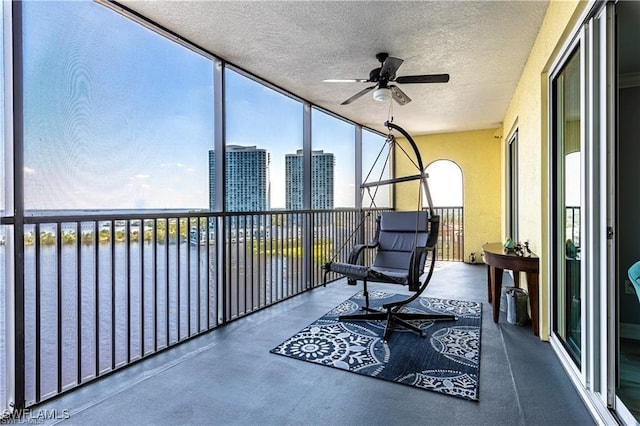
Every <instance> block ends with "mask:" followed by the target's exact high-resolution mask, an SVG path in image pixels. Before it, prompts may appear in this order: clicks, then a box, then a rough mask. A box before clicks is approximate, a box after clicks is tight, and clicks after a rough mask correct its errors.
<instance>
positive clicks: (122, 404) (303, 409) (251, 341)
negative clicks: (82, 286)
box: [35, 263, 594, 425]
mask: <svg viewBox="0 0 640 426" xmlns="http://www.w3.org/2000/svg"><path fill="white" fill-rule="evenodd" d="M511 282H512V281H510V278H508V277H507V276H505V285H509V284H510V283H511ZM486 287H487V286H486V269H485V267H484V266H482V265H468V264H463V263H443V264H440V265H439V266H438V268H437V269H436V271H435V273H434V275H433V279H432V282H431V284H430V286H429V287H428V288H427V290H426V291H425V295H426V296H433V297H441V298H452V299H461V300H473V301H479V302H482V303H483V312H482V336H481V355H480V358H481V359H480V390H479V394H480V401H479V402H473V401H466V400H462V399H458V398H454V397H451V396H446V395H441V394H438V393H433V392H428V391H424V390H420V389H415V388H412V387H409V386H405V385H400V384H396V383H391V382H387V381H384V380H380V379H375V378H371V377H365V376H361V375H358V374H353V373H349V372H345V371H341V370H338V369H334V368H329V367H324V366H320V365H317V364H312V363H307V362H302V361H298V360H294V359H290V358H286V357H283V356H279V355H274V354H271V353H269V350H270V349H272V348H273V347H275V346H276V345H278V344H279V343H281V342H282V341H284V340H285V339H286V338H288V337H290V336H291V335H293V334H294V333H296V332H297V331H299V330H300V329H301V328H303V327H304V326H306V325H308V324H309V323H311V322H312V321H314V320H315V319H317V318H319V317H320V316H322V315H323V314H324V313H325V312H327V311H329V310H330V309H331V308H333V307H334V306H336V305H337V304H339V303H340V302H342V301H343V300H345V299H347V298H348V297H350V296H351V295H353V294H354V293H355V292H357V291H359V290H360V289H361V286H360V285H359V286H357V287H354V286H349V285H347V284H346V281H345V280H340V281H338V282H335V283H332V284H329V285H328V286H327V287H320V288H317V289H315V290H313V291H311V292H307V293H305V294H303V295H301V296H298V297H295V298H293V299H290V300H288V301H285V302H283V303H280V304H278V305H276V306H274V307H271V308H267V309H265V310H263V311H260V312H258V313H256V314H253V315H250V316H248V317H246V318H243V319H240V320H237V321H234V322H232V323H230V324H228V325H226V326H224V327H221V328H219V329H216V330H214V331H212V332H209V333H207V334H205V335H203V336H200V337H197V338H195V339H192V340H191V341H188V342H186V343H184V344H181V345H178V346H177V347H175V348H173V349H170V350H167V351H165V352H163V353H161V354H159V355H156V356H154V357H151V358H149V359H147V360H144V361H142V362H139V363H137V364H134V365H132V366H131V367H129V368H126V369H124V370H122V371H119V372H116V373H114V374H112V375H110V376H108V377H105V378H104V379H101V380H98V381H96V382H95V383H91V384H89V385H87V386H84V387H82V388H80V389H78V390H75V391H72V392H70V393H68V394H65V395H62V396H61V397H59V398H57V399H54V400H51V401H48V402H45V403H44V404H42V405H41V406H40V407H36V408H35V409H39V408H42V409H47V410H53V409H55V410H68V411H69V413H70V418H68V419H66V420H59V421H60V422H63V423H66V424H81V425H86V424H136V425H138V424H154V425H159V424H171V425H178V424H212V425H227V424H229V425H233V424H238V425H258V424H259V425H263V424H274V425H288V424H292V425H293V424H296V425H297V424H305V425H306V424H309V425H316V424H317V425H360V424H363V425H364V424H367V425H401V424H406V425H418V424H438V425H441V424H442V425H481V424H487V425H551V424H559V425H560V424H562V425H569V424H576V425H587V424H593V423H594V421H593V419H592V418H591V416H590V415H589V412H588V410H587V409H586V407H585V406H584V404H583V403H582V401H581V400H580V398H579V396H578V393H577V391H576V390H575V389H574V388H573V386H572V384H571V383H570V380H569V378H568V376H567V375H566V373H565V372H564V370H563V369H562V367H561V366H560V363H559V361H558V359H557V358H556V357H555V355H554V353H553V351H552V349H551V346H550V345H549V344H548V343H546V342H542V341H540V340H539V339H538V338H537V337H535V336H534V335H533V333H532V331H531V327H530V326H525V327H519V326H515V325H510V324H508V323H506V321H504V314H503V318H501V322H500V323H499V324H494V323H493V321H492V319H491V305H489V304H488V303H487V294H486V293H487V288H486ZM371 288H372V289H373V288H375V289H385V290H387V291H391V292H396V293H400V292H406V291H405V289H404V288H403V287H400V286H394V285H380V284H375V283H374V284H371Z"/></svg>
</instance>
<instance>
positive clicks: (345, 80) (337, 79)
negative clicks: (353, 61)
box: [322, 78, 369, 83]
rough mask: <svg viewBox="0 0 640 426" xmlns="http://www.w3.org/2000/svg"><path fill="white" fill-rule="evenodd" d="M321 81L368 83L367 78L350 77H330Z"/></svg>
mask: <svg viewBox="0 0 640 426" xmlns="http://www.w3.org/2000/svg"><path fill="white" fill-rule="evenodd" d="M322 82H323V83H368V82H369V80H365V79H362V78H351V79H348V78H346V79H343V78H330V79H327V80H322Z"/></svg>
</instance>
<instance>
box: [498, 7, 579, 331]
mask: <svg viewBox="0 0 640 426" xmlns="http://www.w3.org/2000/svg"><path fill="white" fill-rule="evenodd" d="M586 6H587V3H586V2H580V1H569V0H562V1H555V0H554V1H551V2H550V4H549V8H548V9H547V13H546V15H545V19H544V22H543V24H542V26H541V28H540V31H539V33H538V37H537V38H536V41H535V43H534V46H533V48H532V49H531V52H530V54H529V58H528V60H527V63H526V65H525V67H524V69H523V72H522V75H521V77H520V80H519V82H518V85H517V87H516V90H515V92H514V95H513V98H512V99H511V102H510V104H509V107H508V108H507V112H506V114H505V116H504V119H503V133H504V136H505V137H504V138H503V140H502V143H503V146H502V148H501V155H502V167H503V168H504V167H505V152H506V148H505V146H504V144H505V143H506V141H507V140H508V137H509V136H510V133H511V132H512V131H513V130H515V129H516V128H517V129H518V146H519V148H518V149H519V152H518V159H519V165H518V166H519V188H518V197H519V217H518V220H519V231H520V240H523V241H524V240H529V242H530V245H531V248H532V250H533V251H534V252H535V253H537V254H538V255H539V256H540V318H541V324H540V337H541V338H542V339H545V340H546V339H548V337H549V333H548V327H549V321H548V319H549V309H548V308H549V291H550V283H549V278H548V274H549V241H550V238H549V232H548V226H549V221H548V218H549V206H548V201H547V200H548V196H549V190H548V185H549V179H548V177H549V173H550V172H549V161H548V155H549V151H548V119H547V117H548V115H547V114H548V103H547V99H548V83H547V81H548V74H549V72H550V68H551V66H552V65H553V62H554V61H555V59H556V58H557V56H558V54H559V53H560V51H561V49H562V48H563V46H564V44H565V43H566V41H567V39H568V37H569V36H570V34H571V32H572V30H573V28H574V26H575V25H576V22H577V21H578V18H579V16H580V15H581V14H582V12H583V11H584V9H585V7H586ZM501 187H502V192H503V193H504V188H505V182H504V176H503V181H502V185H501ZM502 212H505V202H504V198H503V201H502ZM502 218H503V219H502V236H503V238H504V236H505V229H506V214H504V213H503V215H502ZM522 278H523V280H522V282H524V281H525V280H524V276H523V277H522Z"/></svg>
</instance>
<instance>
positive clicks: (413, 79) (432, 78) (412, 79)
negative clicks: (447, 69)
mask: <svg viewBox="0 0 640 426" xmlns="http://www.w3.org/2000/svg"><path fill="white" fill-rule="evenodd" d="M448 81H449V74H427V75H405V76H402V77H398V78H396V83H400V84H407V83H446V82H448Z"/></svg>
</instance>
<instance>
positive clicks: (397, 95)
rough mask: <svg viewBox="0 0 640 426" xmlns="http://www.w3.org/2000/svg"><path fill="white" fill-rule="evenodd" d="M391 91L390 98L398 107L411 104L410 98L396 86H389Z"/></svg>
mask: <svg viewBox="0 0 640 426" xmlns="http://www.w3.org/2000/svg"><path fill="white" fill-rule="evenodd" d="M389 89H391V97H392V98H393V100H394V101H396V102H397V103H398V104H399V105H406V104H408V103H409V102H411V98H410V97H409V96H407V94H406V93H404V92H403V91H402V90H400V88H399V87H398V86H389Z"/></svg>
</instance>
